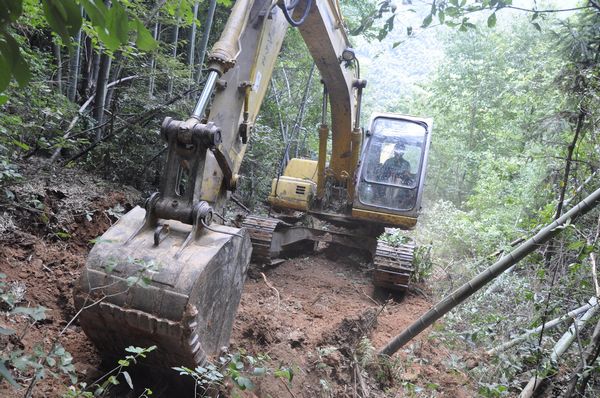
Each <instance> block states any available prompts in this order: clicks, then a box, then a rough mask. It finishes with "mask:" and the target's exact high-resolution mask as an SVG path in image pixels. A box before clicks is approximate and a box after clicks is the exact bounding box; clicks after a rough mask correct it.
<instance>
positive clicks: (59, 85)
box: [53, 39, 63, 94]
mask: <svg viewBox="0 0 600 398" xmlns="http://www.w3.org/2000/svg"><path fill="white" fill-rule="evenodd" d="M53 47H54V59H55V60H56V89H57V90H58V92H59V93H61V94H62V92H63V91H62V75H63V74H62V56H61V51H60V44H58V39H55V40H54V45H53Z"/></svg>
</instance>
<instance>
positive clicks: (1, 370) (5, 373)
mask: <svg viewBox="0 0 600 398" xmlns="http://www.w3.org/2000/svg"><path fill="white" fill-rule="evenodd" d="M0 376H2V377H3V378H5V379H6V381H8V383H9V384H10V385H11V386H13V387H14V388H20V387H21V386H20V385H19V384H18V383H17V382H16V381H15V379H13V377H12V375H11V374H10V371H9V370H8V369H7V368H6V365H5V364H4V361H1V360H0Z"/></svg>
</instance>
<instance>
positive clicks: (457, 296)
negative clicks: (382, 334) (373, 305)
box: [379, 189, 600, 356]
mask: <svg viewBox="0 0 600 398" xmlns="http://www.w3.org/2000/svg"><path fill="white" fill-rule="evenodd" d="M598 202H600V189H597V190H596V191H594V192H593V193H592V194H591V195H589V196H588V197H587V198H585V199H583V200H582V201H581V202H579V203H578V204H577V205H575V207H573V208H572V209H571V210H569V211H568V212H567V213H565V214H564V215H562V216H561V217H559V218H558V219H557V220H555V221H554V222H552V223H551V224H550V225H547V226H546V227H545V228H543V229H542V230H541V231H539V232H538V233H537V234H535V235H534V236H533V237H532V238H530V239H529V240H527V241H526V242H525V243H523V244H521V245H520V246H519V247H517V248H516V249H515V250H513V251H512V252H510V253H508V254H507V255H505V256H504V257H502V258H501V259H500V260H498V261H497V262H496V263H494V264H493V265H492V266H491V267H489V268H488V269H486V270H485V271H483V272H482V273H480V274H479V275H477V276H476V277H475V278H473V279H471V280H470V281H469V282H467V283H465V284H464V285H462V286H461V287H459V288H458V289H457V290H455V291H454V292H453V293H451V294H450V295H449V296H446V297H445V298H444V299H443V300H442V301H440V302H439V303H438V304H436V305H435V306H434V307H433V308H432V309H430V310H429V311H427V312H426V313H425V314H424V315H423V316H421V317H420V318H419V319H417V320H416V321H415V322H413V323H412V324H411V325H410V326H409V327H408V328H406V330H404V331H403V332H402V333H401V334H399V335H398V336H396V337H394V338H393V339H392V340H391V341H389V342H388V343H387V344H386V345H385V346H384V347H383V348H382V349H381V350H380V351H379V355H388V356H389V355H393V354H394V353H395V352H396V351H398V350H399V349H400V348H401V347H402V346H403V345H405V344H406V343H408V342H409V341H410V340H412V339H413V338H414V337H415V336H417V335H418V334H419V333H421V332H422V331H423V330H425V329H426V328H427V327H429V326H430V325H431V324H433V323H434V322H435V321H437V320H438V319H440V318H441V317H443V316H444V315H445V314H446V313H448V312H449V311H450V310H451V309H452V308H454V307H456V306H457V305H459V304H460V303H462V302H463V301H465V300H466V299H467V298H468V297H470V296H471V295H472V294H473V293H475V292H477V291H478V290H479V289H481V288H482V287H483V286H485V285H486V284H487V283H488V282H490V281H492V280H493V279H494V278H496V277H497V276H498V275H500V274H502V273H503V272H504V271H506V270H507V269H508V268H510V267H511V266H513V265H514V264H516V263H518V262H519V261H521V260H522V259H524V258H525V257H526V256H527V255H528V254H530V253H532V252H533V251H535V250H537V249H538V247H539V246H540V245H541V244H544V243H546V242H548V241H549V240H550V239H552V238H553V237H554V236H556V235H558V234H559V233H560V232H561V231H562V230H563V229H564V228H565V226H566V225H567V223H572V222H574V221H575V220H577V219H578V218H579V217H581V216H583V215H584V214H586V213H588V212H589V211H590V210H592V209H593V208H594V207H596V205H597V204H598Z"/></svg>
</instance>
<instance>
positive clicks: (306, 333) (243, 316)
mask: <svg viewBox="0 0 600 398" xmlns="http://www.w3.org/2000/svg"><path fill="white" fill-rule="evenodd" d="M23 174H24V175H25V181H27V182H26V183H24V184H16V185H14V186H11V187H8V189H9V191H10V194H9V196H10V198H9V199H7V200H4V201H3V202H0V206H1V209H0V217H1V218H2V220H0V221H2V223H1V225H2V228H0V272H1V273H4V274H6V278H5V282H7V287H9V288H10V289H14V290H15V291H16V292H20V293H19V294H20V298H19V303H18V304H19V305H20V306H25V307H30V308H33V307H36V306H39V305H42V306H45V307H47V308H48V310H47V312H46V315H47V316H46V319H44V320H41V321H39V322H36V323H35V324H34V325H33V326H28V320H27V319H26V318H25V317H15V316H10V317H9V316H8V315H7V313H6V312H5V311H6V308H3V309H2V311H4V312H0V327H3V328H11V329H14V330H17V331H19V333H18V336H17V337H15V336H14V335H13V336H2V335H0V350H3V353H7V352H19V350H22V351H24V352H34V351H35V350H36V349H39V350H41V352H44V351H45V350H47V349H48V348H49V347H50V346H51V345H52V344H53V343H54V341H55V339H56V336H58V335H59V333H60V332H61V331H63V330H64V333H63V334H62V336H61V337H60V339H59V341H58V342H59V343H60V344H61V345H62V346H64V348H65V349H66V351H68V352H69V353H70V354H71V355H72V356H73V359H72V362H73V363H74V365H75V369H76V371H77V374H78V377H79V379H80V381H81V380H84V381H87V382H92V381H94V380H95V377H97V376H98V375H101V374H103V372H101V371H100V370H99V369H98V368H99V366H100V357H99V355H98V353H97V352H96V350H95V348H94V347H93V346H92V345H91V344H90V343H89V341H88V340H87V338H86V336H85V334H84V333H83V331H82V330H81V328H80V327H79V326H78V324H77V322H73V323H72V324H68V322H69V321H70V320H71V319H72V318H73V316H74V315H75V310H74V307H73V303H72V293H71V292H72V288H73V286H74V283H75V281H76V279H77V278H78V276H79V272H80V270H81V268H82V267H83V266H84V264H85V259H86V255H87V253H88V251H89V249H90V248H91V245H92V243H91V241H92V240H93V239H94V238H96V237H98V236H100V235H101V234H102V233H103V232H104V231H105V230H106V229H107V228H108V227H109V226H110V225H111V224H112V223H113V222H114V221H115V220H116V217H117V216H118V215H119V214H120V213H122V212H124V211H127V210H128V209H129V208H131V206H132V204H133V203H135V202H136V201H138V200H139V194H138V193H136V192H135V191H133V190H123V189H119V188H117V187H115V186H111V185H110V184H107V183H105V182H103V181H100V180H97V179H94V178H93V177H90V176H88V175H85V174H82V173H79V172H75V171H71V170H65V171H63V172H62V173H54V174H52V173H43V172H39V164H35V163H33V164H31V165H29V166H26V167H24V168H23ZM262 273H263V274H262V275H261V270H258V271H257V272H255V273H254V274H256V275H259V277H258V278H257V279H250V278H248V279H247V282H246V285H245V288H244V293H243V296H242V302H241V305H240V308H239V311H238V314H237V318H236V321H235V324H234V330H233V334H232V341H231V347H230V352H232V353H233V352H246V353H248V354H252V355H254V356H259V355H261V356H262V354H264V355H268V357H269V358H270V359H269V360H267V361H268V363H267V365H268V366H269V367H270V368H272V369H284V368H288V367H291V369H292V371H293V374H294V378H293V381H292V383H291V384H288V383H287V382H284V381H283V379H282V378H277V377H272V375H271V377H256V378H253V380H254V382H255V384H256V388H255V389H254V390H253V394H255V396H258V397H268V396H271V397H286V396H289V397H292V396H293V397H316V396H321V397H346V396H370V397H396V396H397V397H399V396H406V395H409V394H411V393H413V392H415V391H419V389H421V390H425V391H428V390H427V389H428V388H429V389H431V391H430V392H431V394H430V396H437V397H469V396H475V395H476V394H475V393H473V392H472V391H473V390H472V388H471V386H470V384H469V380H468V378H467V377H466V376H465V375H464V374H463V373H461V371H460V370H457V369H459V368H452V367H451V366H449V365H448V364H449V361H450V362H451V361H452V360H454V356H456V354H455V353H452V352H450V351H448V350H447V349H444V348H442V346H441V344H440V345H438V344H437V343H436V341H435V339H431V338H429V337H427V336H426V335H424V336H421V337H420V338H418V339H416V340H415V342H414V343H412V344H411V345H410V346H409V347H408V348H407V349H405V350H402V351H401V352H400V353H399V355H398V356H397V357H395V358H394V360H393V361H392V363H391V364H390V365H389V366H383V365H381V364H380V363H378V362H377V361H376V360H375V355H374V354H375V352H376V349H377V348H379V347H381V346H382V345H383V344H385V343H386V342H387V341H388V340H389V339H390V338H391V337H393V336H394V335H396V334H397V333H399V332H400V331H401V330H402V329H403V328H404V327H405V326H406V325H408V324H409V323H410V322H411V321H412V320H414V319H416V318H417V317H418V316H419V315H420V314H422V313H423V312H425V311H426V310H427V309H428V308H429V307H430V304H431V303H430V302H429V301H428V300H427V299H426V298H424V297H422V296H417V295H409V296H408V297H405V298H404V300H402V301H393V300H388V297H385V296H384V297H383V299H381V297H380V296H377V295H376V292H375V291H374V290H373V287H372V285H371V281H370V278H371V275H370V273H369V271H368V267H367V266H366V265H365V264H363V263H361V261H359V260H356V259H352V258H350V257H347V256H340V257H339V258H338V260H336V261H331V260H328V259H327V258H326V256H325V255H324V254H323V253H321V254H319V253H317V254H316V255H314V256H311V257H300V258H295V259H291V260H288V261H286V262H285V263H283V264H281V265H279V266H278V267H275V268H273V269H270V270H262ZM21 335H23V336H24V337H23V338H19V337H20V336H21ZM9 337H10V338H9ZM35 347H39V348H35ZM13 371H14V369H13ZM15 373H16V376H17V377H16V378H17V381H18V382H19V383H21V384H22V385H23V386H27V384H28V383H29V381H30V377H31V371H28V372H18V371H17V372H15ZM134 378H135V376H134ZM134 381H135V380H134ZM70 384H71V381H70V380H68V379H67V378H66V377H64V376H60V375H59V377H58V378H53V377H47V378H46V379H44V380H42V381H41V382H39V383H37V385H36V388H35V390H34V394H33V396H34V397H45V396H47V397H55V396H62V395H63V393H64V392H65V391H66V388H67V386H69V385H70ZM123 384H125V383H123ZM154 391H155V394H154V396H163V397H168V396H169V393H168V392H161V390H160V389H158V388H156V389H154ZM24 392H25V389H24V388H22V389H20V390H15V389H14V388H12V387H10V386H9V385H8V384H7V383H6V381H1V382H0V396H2V397H21V396H23V395H24ZM138 395H139V394H138ZM136 396H137V395H136ZM246 396H251V394H247V395H246Z"/></svg>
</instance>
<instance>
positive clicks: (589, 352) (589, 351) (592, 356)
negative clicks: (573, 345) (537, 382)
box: [564, 321, 600, 398]
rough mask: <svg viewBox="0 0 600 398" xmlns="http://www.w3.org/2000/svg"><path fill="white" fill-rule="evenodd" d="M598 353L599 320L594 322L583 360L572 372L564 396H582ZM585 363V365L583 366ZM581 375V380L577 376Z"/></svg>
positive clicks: (599, 337) (599, 348)
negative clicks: (571, 377)
mask: <svg viewBox="0 0 600 398" xmlns="http://www.w3.org/2000/svg"><path fill="white" fill-rule="evenodd" d="M599 354H600V321H598V323H596V327H595V328H594V333H593V334H592V340H591V341H590V344H589V345H588V346H587V348H586V350H585V360H584V362H582V363H581V364H580V365H579V367H578V368H577V369H576V370H575V371H574V372H573V379H572V380H571V383H570V384H569V387H568V388H567V391H566V392H565V395H564V397H565V398H570V397H583V396H584V394H585V389H586V387H587V383H588V381H589V380H590V377H591V376H592V371H593V369H594V368H593V364H594V362H596V359H597V358H598V355H599ZM586 364H587V366H585V365H586ZM584 366H585V367H584ZM580 377H581V381H579V378H580ZM578 383H579V388H577V384H578ZM576 389H577V394H575V390H576Z"/></svg>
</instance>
